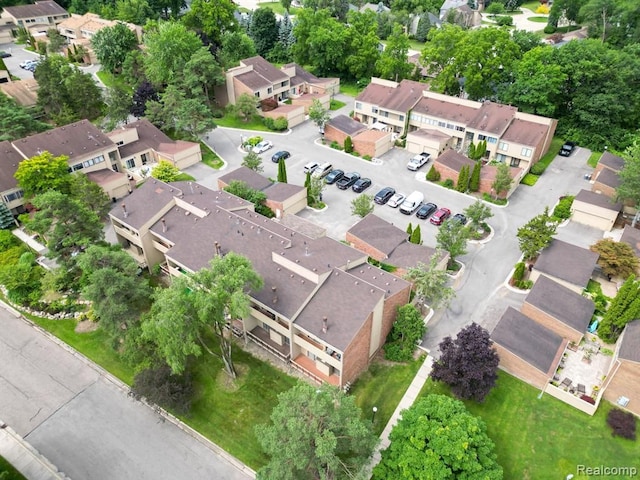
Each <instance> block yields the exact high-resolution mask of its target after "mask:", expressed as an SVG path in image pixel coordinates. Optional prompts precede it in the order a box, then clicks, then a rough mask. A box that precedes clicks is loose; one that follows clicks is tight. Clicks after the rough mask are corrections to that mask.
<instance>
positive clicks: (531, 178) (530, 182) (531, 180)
mask: <svg viewBox="0 0 640 480" xmlns="http://www.w3.org/2000/svg"><path fill="white" fill-rule="evenodd" d="M539 178H540V177H539V176H538V175H534V174H533V173H527V174H526V175H525V176H524V177H523V178H522V180H520V183H521V184H523V185H527V186H529V187H533V186H534V185H535V184H536V182H537V181H538V179H539Z"/></svg>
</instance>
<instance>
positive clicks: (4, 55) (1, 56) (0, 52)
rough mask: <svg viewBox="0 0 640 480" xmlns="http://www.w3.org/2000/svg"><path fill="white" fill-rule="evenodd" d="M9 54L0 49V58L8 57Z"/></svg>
mask: <svg viewBox="0 0 640 480" xmlns="http://www.w3.org/2000/svg"><path fill="white" fill-rule="evenodd" d="M10 56H11V54H10V53H9V52H5V51H4V50H0V58H7V57H10Z"/></svg>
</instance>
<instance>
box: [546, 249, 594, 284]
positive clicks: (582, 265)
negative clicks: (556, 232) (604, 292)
mask: <svg viewBox="0 0 640 480" xmlns="http://www.w3.org/2000/svg"><path fill="white" fill-rule="evenodd" d="M598 257H599V255H598V254H597V253H595V252H592V251H591V250H589V249H587V248H582V247H578V246H576V245H572V244H571V243H567V242H563V241H562V240H558V239H557V238H556V239H554V240H552V241H551V244H550V245H549V246H548V247H547V248H545V249H544V250H543V251H542V253H541V254H540V256H539V257H538V260H536V263H535V265H534V268H535V269H536V270H538V271H539V272H542V273H546V274H547V275H551V276H554V277H556V278H559V279H561V280H565V281H567V282H569V283H571V284H573V285H577V286H580V287H586V286H587V283H588V282H589V279H590V278H591V275H592V274H593V269H594V268H595V267H596V262H597V261H598Z"/></svg>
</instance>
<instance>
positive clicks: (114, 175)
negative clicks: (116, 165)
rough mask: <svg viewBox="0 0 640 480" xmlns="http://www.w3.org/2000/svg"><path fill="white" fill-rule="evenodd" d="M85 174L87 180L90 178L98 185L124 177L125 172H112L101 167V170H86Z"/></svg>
mask: <svg viewBox="0 0 640 480" xmlns="http://www.w3.org/2000/svg"><path fill="white" fill-rule="evenodd" d="M79 175H81V174H79ZM86 175H87V178H88V179H89V180H91V181H92V182H93V183H97V184H98V185H100V186H103V185H107V184H109V183H110V182H113V181H115V180H120V179H123V178H126V174H125V173H122V172H114V171H113V170H111V169H110V168H103V169H102V170H95V171H93V172H88V173H87V174H86Z"/></svg>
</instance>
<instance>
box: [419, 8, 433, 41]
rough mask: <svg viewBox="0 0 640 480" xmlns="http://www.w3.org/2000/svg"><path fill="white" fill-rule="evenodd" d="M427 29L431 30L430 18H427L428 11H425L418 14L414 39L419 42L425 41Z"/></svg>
mask: <svg viewBox="0 0 640 480" xmlns="http://www.w3.org/2000/svg"><path fill="white" fill-rule="evenodd" d="M429 30H431V20H429V12H425V13H423V14H422V15H421V16H420V21H419V22H418V28H417V29H416V40H418V41H419V42H424V41H426V40H427V35H428V34H429Z"/></svg>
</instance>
